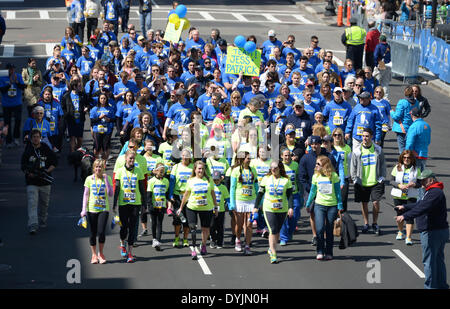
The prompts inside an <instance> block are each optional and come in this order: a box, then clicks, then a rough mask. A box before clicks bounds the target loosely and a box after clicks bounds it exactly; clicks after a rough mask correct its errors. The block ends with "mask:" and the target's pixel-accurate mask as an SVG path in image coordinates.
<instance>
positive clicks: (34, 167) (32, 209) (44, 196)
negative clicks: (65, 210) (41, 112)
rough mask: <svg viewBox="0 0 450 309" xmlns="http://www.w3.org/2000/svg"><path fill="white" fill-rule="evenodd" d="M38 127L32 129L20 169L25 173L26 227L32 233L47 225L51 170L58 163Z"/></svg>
mask: <svg viewBox="0 0 450 309" xmlns="http://www.w3.org/2000/svg"><path fill="white" fill-rule="evenodd" d="M41 138H42V133H41V131H40V130H39V129H32V130H31V133H30V140H29V142H28V143H27V145H26V147H25V151H24V152H23V154H22V160H21V169H22V171H23V172H24V173H25V182H26V186H27V200H28V228H29V232H30V234H31V235H34V234H35V233H36V232H37V230H38V228H45V227H46V226H47V215H48V205H49V202H50V190H51V185H52V183H53V177H52V175H51V173H52V171H53V170H54V169H55V168H56V165H57V163H58V161H57V157H56V155H55V153H54V152H53V151H52V150H51V149H50V148H49V147H48V146H47V145H46V144H45V143H43V142H41Z"/></svg>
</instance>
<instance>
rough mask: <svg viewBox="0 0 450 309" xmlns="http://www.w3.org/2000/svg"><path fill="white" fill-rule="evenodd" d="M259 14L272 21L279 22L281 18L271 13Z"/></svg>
mask: <svg viewBox="0 0 450 309" xmlns="http://www.w3.org/2000/svg"><path fill="white" fill-rule="evenodd" d="M261 15H262V16H264V17H265V18H267V19H268V20H270V21H272V22H274V23H281V20H279V19H278V18H275V17H274V16H273V15H272V14H269V13H264V14H261Z"/></svg>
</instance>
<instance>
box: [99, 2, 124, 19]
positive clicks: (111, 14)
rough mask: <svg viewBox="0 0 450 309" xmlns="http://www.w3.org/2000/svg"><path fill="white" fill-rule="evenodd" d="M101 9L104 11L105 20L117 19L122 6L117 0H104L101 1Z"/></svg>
mask: <svg viewBox="0 0 450 309" xmlns="http://www.w3.org/2000/svg"><path fill="white" fill-rule="evenodd" d="M103 10H104V12H105V20H107V21H118V20H119V17H120V13H121V10H122V6H121V5H120V2H119V0H106V1H104V2H103Z"/></svg>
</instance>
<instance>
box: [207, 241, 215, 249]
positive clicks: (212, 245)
mask: <svg viewBox="0 0 450 309" xmlns="http://www.w3.org/2000/svg"><path fill="white" fill-rule="evenodd" d="M209 247H210V248H211V249H214V248H217V244H216V242H215V241H214V240H211V242H210V243H209Z"/></svg>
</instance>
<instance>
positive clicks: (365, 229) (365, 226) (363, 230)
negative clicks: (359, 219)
mask: <svg viewBox="0 0 450 309" xmlns="http://www.w3.org/2000/svg"><path fill="white" fill-rule="evenodd" d="M361 233H363V234H367V233H369V225H368V224H365V225H364V226H363V228H362V230H361Z"/></svg>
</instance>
